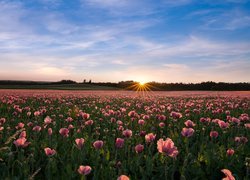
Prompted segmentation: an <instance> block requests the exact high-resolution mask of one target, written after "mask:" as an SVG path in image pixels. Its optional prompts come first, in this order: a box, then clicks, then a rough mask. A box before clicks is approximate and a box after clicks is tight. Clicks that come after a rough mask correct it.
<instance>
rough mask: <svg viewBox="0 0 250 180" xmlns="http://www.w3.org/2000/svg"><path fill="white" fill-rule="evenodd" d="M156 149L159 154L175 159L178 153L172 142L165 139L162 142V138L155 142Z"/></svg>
mask: <svg viewBox="0 0 250 180" xmlns="http://www.w3.org/2000/svg"><path fill="white" fill-rule="evenodd" d="M157 149H158V151H159V152H160V153H164V154H165V155H167V156H170V157H176V156H177V155H178V153H179V152H178V150H177V147H176V146H174V142H173V141H172V139H170V138H167V139H166V140H165V141H163V139H162V138H161V139H159V140H158V141H157Z"/></svg>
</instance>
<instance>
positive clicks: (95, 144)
mask: <svg viewBox="0 0 250 180" xmlns="http://www.w3.org/2000/svg"><path fill="white" fill-rule="evenodd" d="M93 146H94V148H95V149H101V148H102V146H103V141H101V140H97V141H95V142H94V143H93Z"/></svg>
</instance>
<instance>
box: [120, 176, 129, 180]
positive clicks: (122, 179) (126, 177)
mask: <svg viewBox="0 0 250 180" xmlns="http://www.w3.org/2000/svg"><path fill="white" fill-rule="evenodd" d="M117 180H129V177H128V176H126V175H121V176H119V177H118V178H117Z"/></svg>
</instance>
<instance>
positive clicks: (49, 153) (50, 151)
mask: <svg viewBox="0 0 250 180" xmlns="http://www.w3.org/2000/svg"><path fill="white" fill-rule="evenodd" d="M44 152H45V154H46V156H53V155H55V154H56V150H54V149H50V148H48V147H46V148H44Z"/></svg>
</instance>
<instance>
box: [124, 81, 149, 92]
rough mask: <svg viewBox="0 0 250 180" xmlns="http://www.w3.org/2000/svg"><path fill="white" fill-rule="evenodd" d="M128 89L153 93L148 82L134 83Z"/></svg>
mask: <svg viewBox="0 0 250 180" xmlns="http://www.w3.org/2000/svg"><path fill="white" fill-rule="evenodd" d="M128 89H132V90H134V91H137V92H143V93H144V92H148V91H151V85H150V83H148V82H146V81H139V82H134V83H133V84H132V85H131V86H130V87H129V88H128Z"/></svg>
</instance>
